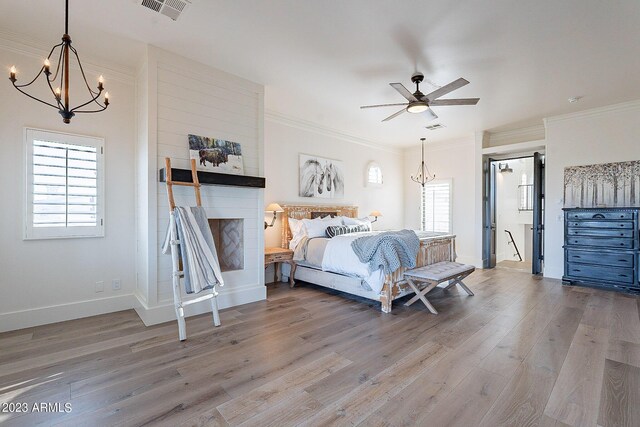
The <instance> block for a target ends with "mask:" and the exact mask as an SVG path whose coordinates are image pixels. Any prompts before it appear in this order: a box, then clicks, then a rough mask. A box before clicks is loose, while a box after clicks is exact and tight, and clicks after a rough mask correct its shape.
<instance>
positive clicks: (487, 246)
mask: <svg viewBox="0 0 640 427" xmlns="http://www.w3.org/2000/svg"><path fill="white" fill-rule="evenodd" d="M494 161H495V159H493V158H491V157H489V156H484V157H483V159H482V171H483V173H482V191H483V194H482V204H483V212H482V226H483V230H482V268H493V267H495V266H496V221H495V219H496V218H495V215H496V166H495V164H494Z"/></svg>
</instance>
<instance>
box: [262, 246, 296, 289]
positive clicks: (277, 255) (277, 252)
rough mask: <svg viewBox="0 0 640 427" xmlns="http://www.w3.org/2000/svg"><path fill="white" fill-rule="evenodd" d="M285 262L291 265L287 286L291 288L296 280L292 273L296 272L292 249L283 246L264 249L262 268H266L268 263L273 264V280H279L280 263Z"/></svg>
mask: <svg viewBox="0 0 640 427" xmlns="http://www.w3.org/2000/svg"><path fill="white" fill-rule="evenodd" d="M282 262H286V263H287V264H289V265H290V266H291V273H289V286H291V287H292V288H293V286H294V285H295V284H296V282H295V281H294V280H293V275H294V274H295V272H296V263H295V262H294V261H293V251H292V250H291V249H284V248H265V249H264V268H267V266H268V265H269V264H274V267H275V274H274V280H275V281H276V282H278V281H280V279H279V276H280V274H281V273H280V263H282Z"/></svg>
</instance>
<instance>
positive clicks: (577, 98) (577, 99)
mask: <svg viewBox="0 0 640 427" xmlns="http://www.w3.org/2000/svg"><path fill="white" fill-rule="evenodd" d="M581 99H582V97H581V96H573V97H571V98H569V99H567V101H569V102H570V103H572V104H573V103H574V102H578V101H580V100H581Z"/></svg>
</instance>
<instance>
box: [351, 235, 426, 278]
mask: <svg viewBox="0 0 640 427" xmlns="http://www.w3.org/2000/svg"><path fill="white" fill-rule="evenodd" d="M351 247H352V248H353V251H354V252H355V253H356V255H357V256H358V258H359V259H360V261H361V262H363V263H365V264H368V265H369V269H370V271H376V270H378V269H380V268H382V269H383V271H384V274H390V273H393V272H394V271H396V270H397V269H398V268H400V267H406V268H414V267H415V266H416V258H417V256H418V250H419V249H420V239H418V236H417V235H416V233H415V232H414V231H411V230H400V231H387V232H384V233H380V234H378V235H375V236H363V237H360V238H358V239H356V240H354V241H353V242H351Z"/></svg>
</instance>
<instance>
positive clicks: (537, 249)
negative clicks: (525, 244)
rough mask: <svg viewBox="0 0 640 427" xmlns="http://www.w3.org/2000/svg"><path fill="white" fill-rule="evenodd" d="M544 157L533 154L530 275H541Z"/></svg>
mask: <svg viewBox="0 0 640 427" xmlns="http://www.w3.org/2000/svg"><path fill="white" fill-rule="evenodd" d="M543 247H544V155H542V154H540V153H534V154H533V252H532V259H531V273H533V274H541V273H542V268H543V261H544V253H543Z"/></svg>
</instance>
